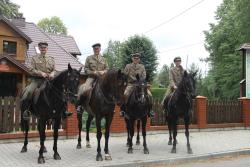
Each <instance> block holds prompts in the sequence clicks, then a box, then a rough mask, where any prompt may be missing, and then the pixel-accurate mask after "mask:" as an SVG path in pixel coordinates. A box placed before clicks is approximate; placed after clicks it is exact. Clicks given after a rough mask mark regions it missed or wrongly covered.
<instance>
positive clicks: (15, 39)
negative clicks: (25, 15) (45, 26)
mask: <svg viewBox="0 0 250 167" xmlns="http://www.w3.org/2000/svg"><path fill="white" fill-rule="evenodd" d="M4 42H5V43H6V42H12V43H14V44H16V48H15V53H6V52H5V51H4ZM27 49H28V41H27V40H26V39H25V38H24V37H23V36H22V35H20V34H19V33H18V32H17V31H16V30H15V29H13V28H12V27H11V26H10V25H8V23H6V22H5V21H4V20H0V96H2V97H3V96H18V95H19V94H20V92H21V90H22V89H23V88H24V87H25V86H26V82H27V76H28V75H29V73H28V72H27V70H24V68H26V69H27V67H25V66H24V65H23V63H24V61H25V57H26V52H27Z"/></svg>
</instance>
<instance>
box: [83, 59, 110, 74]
mask: <svg viewBox="0 0 250 167" xmlns="http://www.w3.org/2000/svg"><path fill="white" fill-rule="evenodd" d="M107 69H108V65H107V62H106V60H105V58H104V57H103V56H101V55H99V56H98V57H97V56H95V55H91V56H88V57H87V59H86V61H85V67H84V70H85V72H86V74H88V75H89V74H94V72H95V71H103V70H107Z"/></svg>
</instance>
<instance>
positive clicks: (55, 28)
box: [37, 16, 67, 35]
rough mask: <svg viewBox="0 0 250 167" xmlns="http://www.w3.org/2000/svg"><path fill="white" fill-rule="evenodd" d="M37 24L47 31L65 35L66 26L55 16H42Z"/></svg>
mask: <svg viewBox="0 0 250 167" xmlns="http://www.w3.org/2000/svg"><path fill="white" fill-rule="evenodd" d="M37 26H38V27H40V28H41V29H42V30H43V31H44V32H47V33H52V34H64V35H67V28H66V26H65V25H64V24H63V22H62V20H61V19H60V18H59V17H57V16H53V17H51V19H49V18H44V19H42V20H40V21H39V22H38V23H37Z"/></svg>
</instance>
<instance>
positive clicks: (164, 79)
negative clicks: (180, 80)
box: [157, 64, 170, 87]
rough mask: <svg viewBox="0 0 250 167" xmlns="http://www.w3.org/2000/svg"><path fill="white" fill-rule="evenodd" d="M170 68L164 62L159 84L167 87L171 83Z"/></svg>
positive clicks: (158, 79) (158, 78)
mask: <svg viewBox="0 0 250 167" xmlns="http://www.w3.org/2000/svg"><path fill="white" fill-rule="evenodd" d="M169 70H170V68H169V67H168V65H166V64H164V65H163V67H162V68H161V70H160V72H159V74H158V76H157V81H158V84H159V85H163V86H164V87H167V86H168V85H169Z"/></svg>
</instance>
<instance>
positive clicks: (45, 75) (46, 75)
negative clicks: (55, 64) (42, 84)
mask: <svg viewBox="0 0 250 167" xmlns="http://www.w3.org/2000/svg"><path fill="white" fill-rule="evenodd" d="M41 75H42V77H43V78H48V77H49V76H48V74H46V73H44V72H41Z"/></svg>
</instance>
